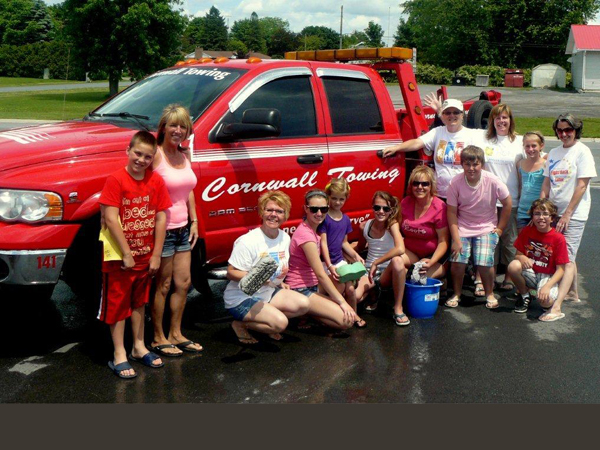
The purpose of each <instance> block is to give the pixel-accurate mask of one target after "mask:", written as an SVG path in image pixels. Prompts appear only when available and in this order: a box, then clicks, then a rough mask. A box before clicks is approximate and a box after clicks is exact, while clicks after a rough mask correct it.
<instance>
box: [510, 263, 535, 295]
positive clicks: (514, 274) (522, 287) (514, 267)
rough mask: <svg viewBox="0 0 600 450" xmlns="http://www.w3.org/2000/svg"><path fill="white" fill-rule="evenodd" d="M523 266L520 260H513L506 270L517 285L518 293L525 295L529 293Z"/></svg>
mask: <svg viewBox="0 0 600 450" xmlns="http://www.w3.org/2000/svg"><path fill="white" fill-rule="evenodd" d="M522 272H523V266H522V264H521V262H520V261H519V260H518V259H515V260H513V261H512V262H511V263H510V264H509V265H508V267H507V268H506V274H507V275H510V278H511V280H513V282H514V283H515V286H516V287H517V291H518V292H519V294H521V295H525V294H527V293H528V292H529V288H528V287H527V283H526V282H525V278H523V275H522Z"/></svg>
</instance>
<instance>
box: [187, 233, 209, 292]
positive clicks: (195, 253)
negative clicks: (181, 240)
mask: <svg viewBox="0 0 600 450" xmlns="http://www.w3.org/2000/svg"><path fill="white" fill-rule="evenodd" d="M204 255H206V248H205V246H204V240H202V239H199V240H198V242H197V243H196V246H195V247H194V249H193V250H192V267H191V271H192V285H193V286H194V289H196V290H197V291H198V292H200V294H202V297H203V298H206V299H208V300H210V299H212V297H213V294H212V290H211V289H210V284H208V277H207V276H206V258H205V256H204Z"/></svg>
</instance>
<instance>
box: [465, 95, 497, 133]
mask: <svg viewBox="0 0 600 450" xmlns="http://www.w3.org/2000/svg"><path fill="white" fill-rule="evenodd" d="M492 108H493V106H492V104H491V103H490V102H489V101H487V100H477V101H476V102H474V103H473V104H472V105H471V108H470V109H469V114H468V115H467V127H468V128H483V129H486V128H487V126H488V119H489V118H490V112H491V111H492Z"/></svg>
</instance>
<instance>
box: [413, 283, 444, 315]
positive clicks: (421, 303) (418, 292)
mask: <svg viewBox="0 0 600 450" xmlns="http://www.w3.org/2000/svg"><path fill="white" fill-rule="evenodd" d="M442 284H443V283H442V282H441V281H440V280H436V279H435V278H427V284H425V285H423V284H412V283H408V282H407V283H406V287H405V290H404V295H405V297H406V309H407V310H408V315H409V316H411V317H415V318H417V319H430V318H432V317H433V315H434V314H435V312H436V311H437V307H438V304H439V302H440V287H441V286H442Z"/></svg>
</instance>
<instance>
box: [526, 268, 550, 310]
mask: <svg viewBox="0 0 600 450" xmlns="http://www.w3.org/2000/svg"><path fill="white" fill-rule="evenodd" d="M521 274H522V275H523V278H525V284H526V285H527V287H528V288H530V289H535V290H536V291H537V292H539V290H540V289H541V288H542V286H544V285H545V284H546V283H547V282H548V280H549V279H550V278H552V276H551V275H548V274H547V273H535V272H534V271H533V269H525V270H524V271H523V272H521ZM536 295H537V293H536ZM557 298H558V283H556V284H555V285H554V286H552V289H550V299H551V300H552V301H553V302H555V301H556V299H557Z"/></svg>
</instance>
